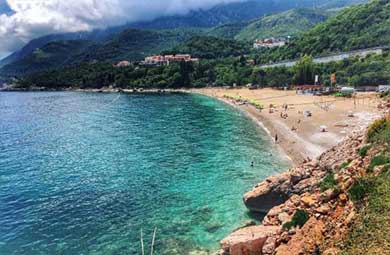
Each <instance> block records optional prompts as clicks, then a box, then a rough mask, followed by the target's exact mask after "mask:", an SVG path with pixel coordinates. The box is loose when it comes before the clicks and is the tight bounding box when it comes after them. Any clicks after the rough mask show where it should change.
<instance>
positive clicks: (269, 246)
mask: <svg viewBox="0 0 390 255" xmlns="http://www.w3.org/2000/svg"><path fill="white" fill-rule="evenodd" d="M276 241H277V239H276V237H269V238H268V239H267V241H266V242H265V244H264V246H263V249H262V253H261V254H262V255H272V254H274V252H275V248H276Z"/></svg>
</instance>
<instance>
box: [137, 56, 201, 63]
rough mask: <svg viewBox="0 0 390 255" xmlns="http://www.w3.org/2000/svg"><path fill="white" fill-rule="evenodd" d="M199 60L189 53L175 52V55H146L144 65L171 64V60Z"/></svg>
mask: <svg viewBox="0 0 390 255" xmlns="http://www.w3.org/2000/svg"><path fill="white" fill-rule="evenodd" d="M181 61H185V62H197V61H199V59H198V58H192V57H191V55H189V54H174V55H164V56H163V55H154V56H149V57H146V58H145V60H144V61H143V62H142V64H144V65H169V63H170V62H181Z"/></svg>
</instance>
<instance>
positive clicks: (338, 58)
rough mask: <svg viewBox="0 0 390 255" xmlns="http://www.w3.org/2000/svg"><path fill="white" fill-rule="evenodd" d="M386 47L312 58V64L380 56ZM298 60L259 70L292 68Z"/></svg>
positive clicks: (263, 66) (261, 66)
mask: <svg viewBox="0 0 390 255" xmlns="http://www.w3.org/2000/svg"><path fill="white" fill-rule="evenodd" d="M387 48H388V47H385V46H383V47H376V48H369V49H362V50H356V51H350V52H343V53H339V54H334V55H329V56H325V57H317V58H314V59H313V61H314V63H318V64H321V63H329V62H334V61H341V60H343V59H347V58H353V57H366V56H367V55H370V54H378V55H379V54H382V53H383V51H384V50H385V49H387ZM297 61H298V60H291V61H282V62H278V63H274V64H266V65H260V66H259V67H260V68H272V67H282V66H285V67H292V66H294V65H295V64H296V63H297Z"/></svg>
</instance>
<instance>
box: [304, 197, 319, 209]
mask: <svg viewBox="0 0 390 255" xmlns="http://www.w3.org/2000/svg"><path fill="white" fill-rule="evenodd" d="M301 202H302V203H303V204H304V205H305V206H308V207H311V206H313V205H314V204H315V203H316V201H315V200H314V199H313V198H312V197H311V196H309V195H306V196H304V197H302V198H301Z"/></svg>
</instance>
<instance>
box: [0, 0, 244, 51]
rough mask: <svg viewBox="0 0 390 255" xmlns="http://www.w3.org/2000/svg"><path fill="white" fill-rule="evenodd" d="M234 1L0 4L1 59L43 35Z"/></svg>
mask: <svg viewBox="0 0 390 255" xmlns="http://www.w3.org/2000/svg"><path fill="white" fill-rule="evenodd" d="M236 1H241V0H0V58H1V57H4V56H5V55H6V54H9V53H10V52H13V51H15V50H16V49H18V48H20V47H22V46H23V45H25V44H26V43H27V42H28V41H30V40H31V39H33V38H36V37H39V36H42V35H46V34H51V33H58V32H76V31H85V30H91V29H93V28H102V27H106V26H114V25H120V24H123V23H125V22H132V21H139V20H150V19H153V18H156V17H159V16H164V15H172V14H185V13H186V12H188V11H189V10H197V9H201V8H203V9H207V8H210V7H212V6H214V5H216V4H219V3H222V2H236ZM7 4H8V7H9V9H8V10H5V9H7V8H4V7H5V6H7ZM10 10H12V11H10Z"/></svg>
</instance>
